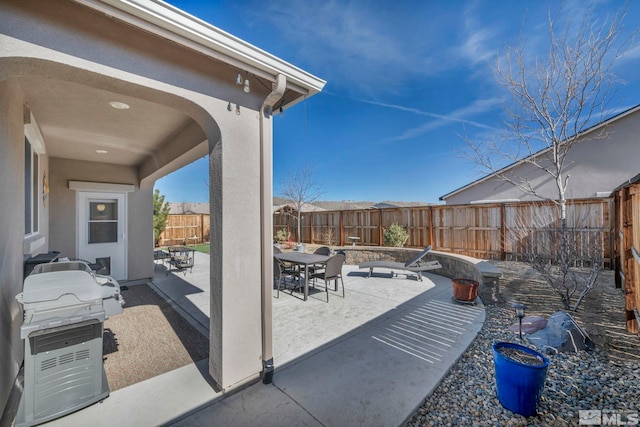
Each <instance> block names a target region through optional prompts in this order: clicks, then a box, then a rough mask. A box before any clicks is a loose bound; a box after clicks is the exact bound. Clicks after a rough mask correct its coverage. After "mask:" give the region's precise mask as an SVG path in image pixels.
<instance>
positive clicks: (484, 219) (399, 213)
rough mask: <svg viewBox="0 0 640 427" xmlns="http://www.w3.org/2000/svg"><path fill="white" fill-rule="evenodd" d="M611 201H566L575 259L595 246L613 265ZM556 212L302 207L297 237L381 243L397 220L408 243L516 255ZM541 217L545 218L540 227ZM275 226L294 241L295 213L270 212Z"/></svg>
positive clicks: (534, 241)
mask: <svg viewBox="0 0 640 427" xmlns="http://www.w3.org/2000/svg"><path fill="white" fill-rule="evenodd" d="M612 203H613V202H612V199H590V200H580V201H571V202H569V203H568V207H567V223H568V227H569V228H570V229H571V232H572V233H573V239H574V240H575V241H578V242H584V244H581V245H580V247H581V248H582V249H581V250H582V251H583V252H581V253H578V254H577V258H578V259H579V260H581V259H583V260H585V261H586V260H589V259H590V257H591V256H592V255H593V254H591V253H588V252H589V251H593V250H594V248H599V250H600V251H601V255H602V257H603V262H604V264H605V266H611V265H612V264H611V261H612V253H613V247H612V245H613V242H612V239H611V230H612V229H613V223H612V218H611V209H612ZM557 214H558V213H557V209H556V207H555V206H554V205H553V204H550V203H541V202H536V203H526V202H520V203H492V204H473V205H434V206H420V207H408V208H385V209H361V210H348V211H323V212H306V213H304V214H303V216H302V221H301V222H302V227H301V228H302V239H301V241H302V242H304V243H311V244H327V245H341V246H342V245H345V244H350V241H351V240H350V239H349V238H350V237H356V238H357V240H356V239H354V240H356V241H357V244H358V245H365V246H383V233H384V229H385V228H387V227H389V226H390V225H392V224H393V223H394V222H395V223H398V224H400V225H401V226H403V227H404V228H405V229H406V230H407V232H408V234H409V240H408V241H407V244H406V245H405V246H407V247H415V248H424V247H426V246H428V245H431V246H432V247H433V249H435V250H441V251H445V252H451V253H457V254H462V255H468V256H473V257H476V258H482V259H502V260H518V259H522V258H523V257H524V256H525V255H526V254H527V253H528V251H530V250H537V249H540V248H541V246H542V245H543V241H542V236H541V233H542V232H544V231H545V229H552V228H554V227H555V228H557V227H558V220H557ZM541 221H546V222H545V225H544V227H540V222H541ZM273 227H274V228H273V232H274V235H275V233H276V232H277V231H278V230H287V231H288V232H289V233H291V239H292V240H294V241H297V236H296V234H297V228H296V219H295V217H293V216H291V215H286V214H280V215H274V218H273ZM534 229H535V230H536V231H535V232H532V233H526V235H525V233H523V231H527V230H528V231H531V230H534Z"/></svg>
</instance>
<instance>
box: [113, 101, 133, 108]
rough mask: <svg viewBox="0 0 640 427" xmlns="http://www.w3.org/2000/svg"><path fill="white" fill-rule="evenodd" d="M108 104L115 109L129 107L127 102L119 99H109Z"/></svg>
mask: <svg viewBox="0 0 640 427" xmlns="http://www.w3.org/2000/svg"><path fill="white" fill-rule="evenodd" d="M109 105H111V106H112V107H113V108H115V109H117V110H128V109H129V104H125V103H124V102H120V101H111V102H110V103H109Z"/></svg>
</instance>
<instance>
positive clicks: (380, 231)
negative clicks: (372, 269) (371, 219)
mask: <svg viewBox="0 0 640 427" xmlns="http://www.w3.org/2000/svg"><path fill="white" fill-rule="evenodd" d="M378 246H384V228H383V227H382V209H378Z"/></svg>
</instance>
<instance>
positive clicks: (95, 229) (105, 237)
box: [89, 222, 118, 243]
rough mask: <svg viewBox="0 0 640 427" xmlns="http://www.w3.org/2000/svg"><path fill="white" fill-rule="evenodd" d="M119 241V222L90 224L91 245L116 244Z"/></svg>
mask: <svg viewBox="0 0 640 427" xmlns="http://www.w3.org/2000/svg"><path fill="white" fill-rule="evenodd" d="M117 241H118V223H117V222H90V223H89V243H115V242H117Z"/></svg>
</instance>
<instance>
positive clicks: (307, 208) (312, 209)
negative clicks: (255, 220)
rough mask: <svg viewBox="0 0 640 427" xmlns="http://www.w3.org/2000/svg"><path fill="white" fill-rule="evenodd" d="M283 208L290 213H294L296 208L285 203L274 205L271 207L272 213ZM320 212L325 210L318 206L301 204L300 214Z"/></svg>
mask: <svg viewBox="0 0 640 427" xmlns="http://www.w3.org/2000/svg"><path fill="white" fill-rule="evenodd" d="M285 208H289V209H290V210H292V211H295V210H296V208H295V206H294V205H293V204H291V203H286V204H284V205H274V206H273V212H274V213H275V212H278V211H281V210H283V209H285ZM322 211H326V209H325V208H321V207H320V206H316V205H312V204H311V203H303V204H302V209H300V212H322Z"/></svg>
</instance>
